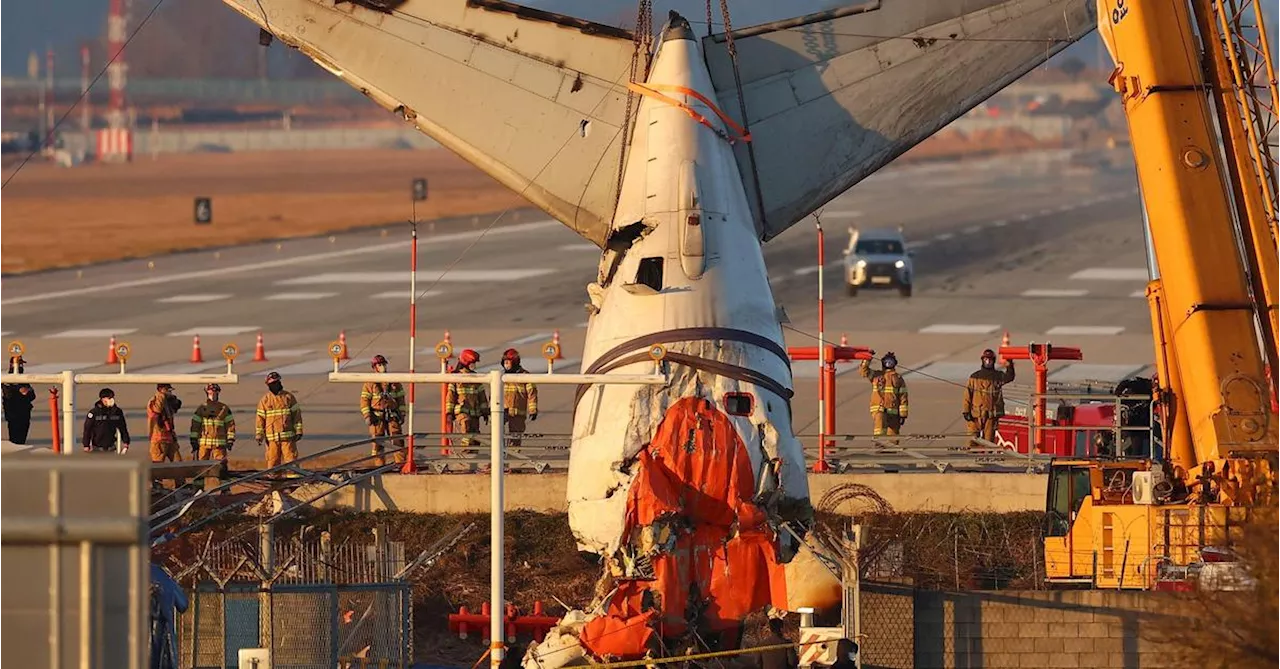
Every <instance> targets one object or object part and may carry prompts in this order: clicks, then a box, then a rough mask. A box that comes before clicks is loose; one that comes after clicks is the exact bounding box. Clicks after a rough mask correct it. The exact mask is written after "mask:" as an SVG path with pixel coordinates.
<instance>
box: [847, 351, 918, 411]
mask: <svg viewBox="0 0 1280 669" xmlns="http://www.w3.org/2000/svg"><path fill="white" fill-rule="evenodd" d="M858 373H860V374H862V378H864V379H870V380H871V413H881V412H883V413H887V414H890V415H893V416H902V417H904V418H905V417H906V416H907V382H906V380H905V379H903V378H902V375H901V374H899V373H898V372H897V370H894V369H880V370H872V369H871V361H870V360H863V361H862V365H860V366H859V367H858Z"/></svg>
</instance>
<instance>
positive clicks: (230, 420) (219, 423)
mask: <svg viewBox="0 0 1280 669" xmlns="http://www.w3.org/2000/svg"><path fill="white" fill-rule="evenodd" d="M191 439H192V440H194V441H196V442H197V443H198V444H199V445H200V446H201V447H207V448H225V447H226V445H227V442H229V441H235V440H236V419H235V417H234V416H232V415H231V407H229V406H227V405H225V404H223V403H222V402H215V401H213V400H209V401H207V402H205V403H204V404H201V405H200V406H199V407H196V411H195V413H194V414H192V415H191Z"/></svg>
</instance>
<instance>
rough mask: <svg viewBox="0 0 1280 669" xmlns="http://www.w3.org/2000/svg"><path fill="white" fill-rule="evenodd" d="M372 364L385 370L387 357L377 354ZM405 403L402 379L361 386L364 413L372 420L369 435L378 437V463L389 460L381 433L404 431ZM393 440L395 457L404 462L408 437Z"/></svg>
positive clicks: (375, 452)
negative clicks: (400, 381)
mask: <svg viewBox="0 0 1280 669" xmlns="http://www.w3.org/2000/svg"><path fill="white" fill-rule="evenodd" d="M370 366H371V367H373V371H375V372H377V373H379V374H385V373H386V371H387V359H386V358H385V357H383V356H381V355H375V356H373V361H372V362H371V363H370ZM404 406H405V404H404V386H403V385H401V384H399V383H394V382H392V383H383V382H381V381H369V382H368V383H366V384H364V386H362V387H361V388H360V415H361V417H363V418H364V422H366V423H368V424H369V436H370V437H373V438H374V442H373V450H372V451H371V452H370V455H374V456H377V457H375V458H374V459H373V466H375V467H381V466H383V465H385V464H386V463H387V461H386V460H385V459H384V458H383V457H382V453H383V451H384V450H386V449H385V446H384V442H383V440H381V439H378V437H387V436H391V437H398V436H400V435H402V434H404V431H403V430H402V429H401V427H402V426H403V424H404ZM391 443H392V447H393V448H395V449H396V452H395V455H394V458H395V461H396V462H397V463H403V462H404V457H405V453H404V439H395V440H393V441H392V442H391Z"/></svg>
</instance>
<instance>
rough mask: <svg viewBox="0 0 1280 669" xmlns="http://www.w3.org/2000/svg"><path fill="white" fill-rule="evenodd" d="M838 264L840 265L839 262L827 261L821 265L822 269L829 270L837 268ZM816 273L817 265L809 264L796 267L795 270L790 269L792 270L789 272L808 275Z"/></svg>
mask: <svg viewBox="0 0 1280 669" xmlns="http://www.w3.org/2000/svg"><path fill="white" fill-rule="evenodd" d="M839 266H840V263H839V262H829V263H827V264H826V266H825V267H823V269H825V270H826V271H828V272H830V271H831V270H833V269H836V268H838V267H839ZM817 273H818V266H817V265H810V266H808V267H801V268H800V269H797V270H794V271H792V272H791V274H792V276H808V275H810V274H817Z"/></svg>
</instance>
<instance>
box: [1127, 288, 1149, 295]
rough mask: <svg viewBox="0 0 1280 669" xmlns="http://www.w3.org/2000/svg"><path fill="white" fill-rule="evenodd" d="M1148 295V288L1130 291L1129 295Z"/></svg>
mask: <svg viewBox="0 0 1280 669" xmlns="http://www.w3.org/2000/svg"><path fill="white" fill-rule="evenodd" d="M1146 296H1147V289H1146V288H1143V289H1142V290H1135V291H1133V292H1132V293H1129V297H1146Z"/></svg>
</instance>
